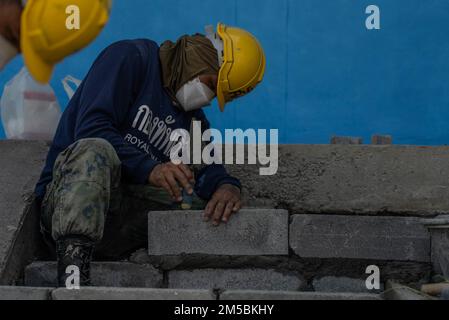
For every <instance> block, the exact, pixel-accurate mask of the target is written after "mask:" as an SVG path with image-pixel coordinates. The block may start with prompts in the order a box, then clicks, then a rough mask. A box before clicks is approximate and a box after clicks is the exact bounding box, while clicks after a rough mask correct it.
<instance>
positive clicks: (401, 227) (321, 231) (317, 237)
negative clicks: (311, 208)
mask: <svg viewBox="0 0 449 320" xmlns="http://www.w3.org/2000/svg"><path fill="white" fill-rule="evenodd" d="M290 247H291V248H292V249H293V251H294V252H295V253H296V254H297V255H299V256H300V257H303V258H350V259H368V260H392V261H393V260H394V261H417V262H430V249H431V244H430V234H429V232H428V231H427V229H426V228H425V227H424V226H423V225H422V223H421V222H420V219H416V218H405V217H361V216H357V217H355V216H335V215H334V216H330V215H295V216H294V217H293V219H292V223H291V225H290Z"/></svg>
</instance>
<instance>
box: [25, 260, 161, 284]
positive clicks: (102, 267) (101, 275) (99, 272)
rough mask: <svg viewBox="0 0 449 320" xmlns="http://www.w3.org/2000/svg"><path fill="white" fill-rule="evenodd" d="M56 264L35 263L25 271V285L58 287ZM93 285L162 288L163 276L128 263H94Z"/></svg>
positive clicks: (148, 267) (155, 271)
mask: <svg viewBox="0 0 449 320" xmlns="http://www.w3.org/2000/svg"><path fill="white" fill-rule="evenodd" d="M56 275H57V266H56V263H55V262H35V263H32V264H31V265H29V266H27V267H26V269H25V285H27V286H29V287H46V286H47V287H48V286H50V287H52V286H55V287H56V286H57V282H56ZM91 277H92V284H93V285H94V286H98V287H123V288H160V287H161V286H162V281H163V275H162V273H161V272H159V271H158V270H157V269H155V268H153V267H152V266H146V265H138V264H132V263H126V262H94V263H93V264H92V269H91Z"/></svg>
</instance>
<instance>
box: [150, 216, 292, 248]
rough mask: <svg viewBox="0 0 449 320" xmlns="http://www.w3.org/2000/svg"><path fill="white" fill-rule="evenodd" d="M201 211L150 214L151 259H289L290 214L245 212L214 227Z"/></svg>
mask: <svg viewBox="0 0 449 320" xmlns="http://www.w3.org/2000/svg"><path fill="white" fill-rule="evenodd" d="M203 215H204V213H203V212H200V211H174V212H173V211H172V212H150V213H149V216H148V228H149V229H148V234H149V236H148V252H149V254H150V255H155V256H161V255H177V254H210V255H240V256H243V255H247V256H256V255H288V212H287V211H285V210H274V209H271V210H269V209H267V210H265V209H256V210H242V211H241V212H239V214H237V215H235V216H234V217H233V219H231V221H230V222H229V223H228V224H222V225H221V226H219V227H214V226H213V225H212V224H211V223H205V222H204V221H203Z"/></svg>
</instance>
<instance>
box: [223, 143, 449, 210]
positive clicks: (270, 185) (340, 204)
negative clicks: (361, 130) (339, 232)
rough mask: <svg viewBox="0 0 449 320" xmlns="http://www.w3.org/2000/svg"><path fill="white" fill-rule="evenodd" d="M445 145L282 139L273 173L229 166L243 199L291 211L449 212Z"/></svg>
mask: <svg viewBox="0 0 449 320" xmlns="http://www.w3.org/2000/svg"><path fill="white" fill-rule="evenodd" d="M448 162H449V147H419V146H344V145H282V146H280V147H279V170H278V173H277V174H276V175H275V176H265V177H263V176H260V175H259V168H260V166H259V165H254V166H250V165H243V166H228V167H227V168H228V170H229V171H230V173H232V174H233V175H235V176H237V177H239V178H240V179H241V181H242V185H243V187H244V194H245V196H246V198H247V203H250V204H251V203H253V202H254V203H262V202H265V204H266V205H271V206H272V207H276V208H284V209H288V210H289V211H290V212H291V213H304V212H307V213H316V214H335V213H341V214H373V215H383V214H385V213H388V214H391V215H394V214H401V215H423V216H435V215H437V214H443V213H449V180H448V179H447V177H448V176H449V166H448Z"/></svg>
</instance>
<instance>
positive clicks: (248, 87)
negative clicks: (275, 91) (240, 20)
mask: <svg viewBox="0 0 449 320" xmlns="http://www.w3.org/2000/svg"><path fill="white" fill-rule="evenodd" d="M217 34H218V36H219V37H220V38H221V40H222V41H223V53H222V55H223V56H222V65H221V68H220V71H219V74H218V86H217V99H218V104H219V106H220V110H221V111H224V109H225V105H226V103H228V102H230V101H232V100H233V99H235V98H238V97H241V96H243V95H245V94H247V93H249V92H250V91H252V90H253V89H254V88H255V87H256V86H257V85H258V84H259V83H260V82H261V81H262V79H263V76H264V74H265V64H266V60H265V53H264V50H263V48H262V46H261V45H260V43H259V41H258V40H257V39H256V38H255V37H254V36H253V35H252V34H251V33H249V32H247V31H245V30H242V29H239V28H234V27H229V26H226V25H224V24H222V23H219V24H218V27H217Z"/></svg>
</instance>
